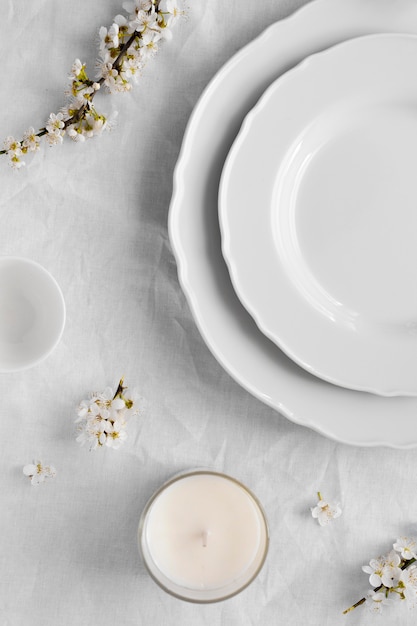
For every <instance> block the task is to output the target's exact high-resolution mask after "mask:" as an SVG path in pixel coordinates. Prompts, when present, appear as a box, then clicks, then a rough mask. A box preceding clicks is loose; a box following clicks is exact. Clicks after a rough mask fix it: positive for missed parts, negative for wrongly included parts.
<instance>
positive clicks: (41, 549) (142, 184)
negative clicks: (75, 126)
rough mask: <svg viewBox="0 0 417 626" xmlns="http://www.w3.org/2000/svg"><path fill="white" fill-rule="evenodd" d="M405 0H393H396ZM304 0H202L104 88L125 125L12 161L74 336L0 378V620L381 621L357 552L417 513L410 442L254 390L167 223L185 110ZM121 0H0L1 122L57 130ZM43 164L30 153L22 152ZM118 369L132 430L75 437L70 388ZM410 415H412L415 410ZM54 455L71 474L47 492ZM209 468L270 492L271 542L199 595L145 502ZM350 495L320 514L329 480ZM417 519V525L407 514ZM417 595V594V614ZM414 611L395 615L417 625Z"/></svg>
mask: <svg viewBox="0 0 417 626" xmlns="http://www.w3.org/2000/svg"><path fill="white" fill-rule="evenodd" d="M393 1H394V0H393ZM303 3H304V2H303V0H260V1H259V2H256V3H253V2H249V1H248V0H240V1H238V0H231V1H230V2H227V3H225V2H223V1H220V0H211V2H196V1H194V2H189V7H188V18H187V20H185V21H183V22H182V23H181V24H180V25H179V26H177V27H176V29H175V31H174V38H173V40H172V41H171V42H169V43H167V44H166V45H164V46H162V47H161V51H160V52H159V54H158V56H157V57H156V58H155V60H154V61H152V62H151V63H150V64H149V65H148V67H147V68H146V70H145V72H144V74H143V76H141V78H140V81H139V83H138V85H137V86H135V87H134V90H133V91H132V93H130V94H125V95H119V96H105V97H103V98H100V99H99V98H97V100H96V102H97V106H99V103H100V105H101V108H102V109H103V111H105V112H107V113H111V112H112V111H116V110H117V111H118V123H117V126H116V128H115V129H114V130H113V131H112V132H111V133H107V134H105V135H104V136H103V137H101V138H98V139H94V140H92V141H89V142H86V143H85V144H83V145H79V144H75V143H72V142H70V141H67V142H65V144H64V145H63V146H61V147H58V148H49V147H46V146H45V147H43V149H42V151H41V153H40V154H39V155H37V156H36V157H35V158H34V159H33V161H31V162H30V163H29V162H28V165H27V167H26V169H25V171H21V172H18V173H15V172H13V171H12V170H11V169H10V168H9V167H8V165H7V162H6V160H5V158H4V157H1V159H2V160H0V215H1V224H2V228H1V229H0V251H1V254H2V255H16V256H23V257H28V258H30V259H33V260H35V261H38V262H39V263H41V264H42V265H43V266H44V267H46V268H47V269H48V270H49V271H50V272H51V273H52V274H53V275H54V277H55V278H56V279H57V281H58V282H59V284H60V286H61V288H62V290H63V293H64V297H65V301H66V306H67V322H66V328H65V332H64V335H63V338H62V340H61V342H60V344H59V345H58V347H57V348H56V350H55V351H54V352H53V354H52V355H51V356H50V357H49V358H48V359H47V360H45V361H44V362H43V363H41V364H40V365H38V366H37V367H35V368H33V369H29V370H26V371H23V372H19V373H13V374H2V375H1V376H0V396H1V419H2V428H1V454H0V626H28V625H29V624H30V625H31V626H75V625H77V626H78V625H82V626H84V625H86V626H87V625H88V626H99V625H100V626H107V625H109V626H110V625H113V624H122V625H123V626H129V625H135V626H150V625H154V624H155V625H158V626H174V625H175V626H217V625H218V626H225V625H229V624H230V625H236V626H255V625H259V626H269V625H272V624H286V625H291V626H299V625H300V624H309V625H312V626H323V625H325V624H329V625H332V626H336V625H337V624H355V625H356V624H358V625H365V624H367V625H369V624H371V623H372V622H373V621H374V620H376V619H377V618H378V616H370V615H369V614H368V613H367V612H366V611H365V610H364V609H363V607H360V608H358V609H357V610H356V611H355V612H354V613H351V614H350V615H348V616H343V615H342V611H343V609H345V608H347V607H348V606H350V605H351V604H352V603H353V602H355V601H356V600H359V599H360V598H361V597H362V595H363V594H364V593H365V592H366V590H367V589H368V588H369V585H368V580H367V576H366V575H365V574H364V573H362V572H361V566H362V565H364V564H366V563H367V562H368V561H369V559H371V558H373V557H376V556H378V555H379V554H381V553H385V552H387V551H389V549H390V547H391V544H392V542H393V541H394V540H395V539H396V538H397V537H398V536H400V535H403V534H409V533H411V532H412V531H413V525H414V523H415V522H416V521H417V500H416V498H415V497H414V493H415V486H416V484H417V450H407V451H400V450H391V449H385V448H375V449H366V448H355V447H351V446H347V445H343V444H339V443H336V442H334V441H331V440H328V439H326V438H325V437H323V436H320V435H318V434H317V433H315V432H312V431H310V430H308V429H306V428H303V427H300V426H297V425H295V424H293V423H291V422H290V421H288V420H287V419H285V418H284V417H282V416H280V415H279V414H278V413H277V412H275V411H274V410H272V409H270V408H268V407H267V406H265V405H263V404H262V403H261V402H259V401H258V400H256V399H255V398H253V397H252V396H251V395H249V394H248V393H247V392H246V391H245V390H243V389H241V388H240V387H239V386H238V385H237V384H236V383H235V382H234V381H233V380H232V379H231V378H230V377H229V375H228V374H227V373H226V372H225V371H224V370H223V369H222V367H221V366H220V365H219V364H218V363H217V361H216V360H215V359H214V357H213V356H212V354H211V352H210V351H209V349H208V348H207V346H206V345H205V343H204V341H203V340H202V338H201V336H200V334H199V332H198V330H197V327H196V325H195V323H194V320H193V318H192V316H191V314H190V310H189V308H188V305H187V303H186V300H185V297H184V295H183V293H182V291H181V288H180V286H179V283H178V279H177V269H176V264H175V261H174V258H173V255H172V252H171V248H170V244H169V240H168V235H167V216H168V206H169V202H170V198H171V192H172V174H173V169H174V166H175V163H176V160H177V157H178V153H179V150H180V146H181V141H182V137H183V133H184V130H185V127H186V123H187V120H188V118H189V116H190V113H191V111H192V109H193V107H194V105H195V103H196V101H197V99H198V97H199V95H200V94H201V92H202V90H203V89H204V87H205V86H206V85H207V83H208V82H209V81H210V79H211V78H212V76H213V75H214V73H215V72H216V71H217V70H218V69H219V68H220V67H221V66H222V65H223V63H224V62H226V61H227V60H228V59H229V58H230V56H231V55H232V54H233V53H235V52H236V51H237V50H238V49H239V48H241V47H242V46H243V45H245V44H246V43H248V42H249V41H251V40H252V39H253V38H254V37H255V36H256V35H258V34H259V33H261V32H262V31H263V30H264V29H265V28H266V27H267V26H268V25H269V24H270V23H272V22H274V21H276V20H278V19H281V18H282V17H285V16H286V15H289V14H290V13H292V12H293V11H294V10H295V9H296V8H298V7H299V6H301V5H302V4H303ZM120 11H121V5H120V4H119V3H118V2H116V0H106V1H105V2H98V1H95V2H87V3H86V2H84V1H83V0H60V1H59V2H52V0H32V1H31V2H27V1H25V0H3V2H2V4H1V6H0V24H1V33H2V37H1V41H0V48H1V50H2V63H3V67H2V87H1V89H0V110H1V117H0V137H2V138H3V137H6V136H7V135H9V134H12V135H15V136H17V137H18V136H20V135H21V134H22V132H23V131H24V130H25V129H26V128H27V127H28V126H30V125H33V126H35V127H36V128H39V127H41V126H43V125H44V123H45V120H46V118H47V117H48V115H49V113H50V112H52V111H54V112H57V111H58V110H59V108H60V106H62V105H63V104H64V102H65V98H64V95H63V91H64V89H65V87H66V77H67V74H68V72H69V70H70V67H71V65H72V62H73V61H74V59H75V58H76V57H79V58H80V59H81V60H82V61H83V62H86V63H87V65H88V67H89V68H93V67H94V63H95V58H96V39H97V31H98V28H99V26H100V25H106V26H107V25H109V24H110V23H111V20H112V18H113V17H114V16H115V15H116V14H117V13H119V12H120ZM28 161H29V160H28ZM121 376H124V377H125V381H126V383H127V384H128V385H129V386H130V387H132V388H134V387H137V388H138V389H139V391H140V393H141V395H142V396H143V397H144V398H145V400H146V402H145V408H144V410H143V413H142V415H141V416H140V417H137V418H134V419H133V420H132V421H131V422H130V424H129V427H128V439H127V442H126V443H125V444H124V446H123V447H122V448H121V449H120V450H118V451H114V450H111V449H103V450H98V451H95V452H91V453H90V452H88V450H86V449H85V448H80V447H79V446H78V444H77V443H76V442H75V425H74V417H75V410H76V407H77V405H78V403H79V402H80V401H81V400H82V399H83V398H85V397H86V396H87V395H88V393H89V392H90V391H94V390H100V389H104V388H105V387H106V386H108V385H114V386H115V385H117V383H118V380H119V378H120V377H121ZM416 419H417V416H416ZM36 458H40V459H42V460H43V461H44V462H45V463H49V464H52V465H53V466H54V467H55V468H56V469H57V476H56V478H55V479H54V480H49V481H47V482H46V483H45V484H42V485H40V486H39V487H37V488H34V487H32V486H31V485H30V483H29V481H28V479H27V478H26V477H25V476H23V473H22V468H23V466H24V465H26V464H27V463H31V462H32V460H33V459H36ZM196 466H197V467H201V466H205V467H212V468H214V469H216V470H219V471H224V472H226V473H228V474H230V475H232V476H234V477H236V478H238V479H240V480H241V481H242V482H244V483H246V484H247V485H248V486H249V487H250V488H251V489H252V490H253V491H254V493H255V494H256V495H257V496H258V498H259V499H260V500H261V502H262V503H263V505H264V508H265V510H266V514H267V516H268V519H269V524H270V532H271V545H270V551H269V555H268V558H267V561H266V564H265V567H264V569H263V570H262V572H261V573H260V575H259V577H258V578H257V579H256V580H255V582H254V583H253V584H252V585H250V586H249V587H248V588H247V589H246V590H245V591H244V592H242V593H241V594H240V595H238V596H236V597H234V598H232V599H230V600H228V601H226V602H222V603H219V604H213V605H208V606H200V605H193V604H188V603H185V602H182V601H179V600H176V599H175V598H173V597H171V596H169V595H167V594H165V593H164V592H163V591H162V590H161V589H159V587H158V586H157V585H155V583H154V582H153V581H152V580H151V579H150V578H149V576H148V575H147V573H146V571H145V569H144V566H143V564H142V563H141V560H140V557H139V554H138V552H137V548H136V532H137V525H138V520H139V517H140V513H141V511H142V509H143V507H144V505H145V503H146V501H147V499H148V498H149V497H150V496H151V494H152V493H153V491H154V490H155V489H156V488H157V487H159V486H160V485H161V483H162V482H164V481H165V480H166V479H168V478H169V477H170V476H171V475H173V474H175V473H177V472H178V471H182V470H185V469H189V468H193V467H196ZM318 490H320V491H321V492H322V493H323V496H325V497H327V498H329V499H331V500H336V501H340V503H341V506H342V508H343V514H342V516H341V517H340V518H339V519H337V520H336V521H334V523H333V524H332V525H330V526H328V527H326V528H321V527H319V525H318V524H317V521H316V520H313V518H312V517H311V513H310V507H311V506H314V505H315V503H316V500H317V498H316V492H317V491H318ZM414 530H415V531H416V532H417V528H414ZM415 610H417V609H415ZM416 615H417V613H416V612H415V611H414V612H413V611H409V610H408V609H407V608H406V607H405V606H402V605H401V606H397V607H395V608H390V609H388V608H387V610H386V613H385V615H384V616H383V618H382V620H383V621H382V622H381V623H384V625H390V624H398V623H402V624H404V625H407V624H414V623H415V620H416Z"/></svg>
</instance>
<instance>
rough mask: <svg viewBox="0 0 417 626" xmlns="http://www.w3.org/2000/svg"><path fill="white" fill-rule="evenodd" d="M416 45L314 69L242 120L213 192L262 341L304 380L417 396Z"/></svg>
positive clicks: (347, 51)
mask: <svg viewBox="0 0 417 626" xmlns="http://www.w3.org/2000/svg"><path fill="white" fill-rule="evenodd" d="M416 68H417V37H416V36H415V35H408V34H407V35H402V34H384V35H368V36H365V37H359V38H357V39H351V40H349V41H345V42H343V43H341V44H339V45H336V46H334V47H332V48H330V49H328V50H326V51H325V52H320V53H318V54H315V55H312V56H311V57H309V58H308V59H306V60H305V61H304V62H303V63H301V64H300V65H298V66H297V67H296V68H295V69H293V70H291V71H289V72H287V73H286V74H285V75H284V76H283V77H280V78H279V79H278V80H277V81H275V82H274V83H273V84H272V85H271V87H269V88H268V89H267V90H266V92H265V94H264V95H263V96H262V98H261V99H260V101H259V102H258V103H257V105H256V106H255V107H254V109H252V111H251V112H250V113H249V114H248V116H247V117H246V119H245V122H244V124H243V127H242V129H241V131H240V133H239V134H238V137H237V139H236V141H235V142H234V144H233V146H232V149H231V151H230V153H229V156H228V158H227V159H226V164H225V167H224V170H223V175H222V179H221V182H220V194H219V216H220V227H221V231H222V242H223V253H224V256H225V259H226V261H227V264H228V266H229V272H230V275H231V278H232V282H233V284H234V287H235V290H236V293H237V294H238V296H239V297H240V299H241V301H242V303H243V304H244V306H245V307H246V309H247V310H248V311H249V312H250V313H251V315H252V317H253V318H254V319H255V321H256V323H257V325H258V326H259V328H260V329H261V331H262V332H263V333H264V334H265V335H266V336H267V337H269V338H270V339H271V340H272V341H274V342H275V343H276V344H277V345H278V346H279V347H280V348H281V349H282V350H284V352H285V353H286V354H288V355H289V356H290V357H291V358H292V359H293V360H294V361H296V362H297V363H298V364H299V365H301V366H302V367H305V368H306V369H307V370H308V371H310V372H312V373H313V374H316V375H317V376H320V377H321V378H324V379H325V380H328V381H329V382H332V383H336V384H339V385H342V386H344V387H349V388H350V389H358V390H362V391H369V392H374V393H379V394H382V395H417V289H416V275H417V269H416V268H417V245H416V233H417V210H416V207H417V175H416V163H417V81H416V79H415V76H416Z"/></svg>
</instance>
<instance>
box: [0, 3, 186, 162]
mask: <svg viewBox="0 0 417 626" xmlns="http://www.w3.org/2000/svg"><path fill="white" fill-rule="evenodd" d="M177 1H178V0H133V1H130V2H125V4H124V5H123V7H124V9H125V10H126V11H127V13H128V17H127V18H126V17H124V16H122V15H116V17H115V18H114V21H113V24H112V25H111V26H110V28H109V29H107V28H105V27H103V26H102V27H101V28H100V30H99V38H100V50H99V52H100V55H99V60H98V75H97V77H96V80H91V79H90V78H89V77H88V75H87V72H86V66H85V64H82V63H81V61H80V60H79V59H76V60H75V62H74V64H73V66H72V68H71V75H70V81H71V86H70V89H69V91H68V94H69V95H70V102H69V103H68V105H67V106H65V107H63V108H62V109H61V111H60V112H59V113H57V114H54V113H51V115H50V116H49V119H48V122H47V124H46V125H45V127H44V128H41V129H40V130H39V131H38V132H35V130H34V129H33V128H29V129H28V130H27V131H26V132H25V133H24V136H23V139H22V140H21V141H17V140H16V139H14V137H12V136H9V137H7V138H6V140H5V141H4V149H3V150H0V155H2V154H6V155H7V156H8V157H9V163H10V165H11V166H12V167H13V168H14V169H19V168H20V167H22V166H23V165H25V163H24V161H23V160H22V157H23V156H24V155H25V154H27V153H28V152H37V151H38V150H39V148H40V141H39V140H40V138H41V137H43V136H46V140H47V141H48V143H49V144H50V145H51V146H53V145H58V144H61V143H62V141H63V137H64V135H65V134H68V136H69V137H70V138H71V139H73V140H74V141H85V139H86V138H90V137H93V136H96V135H99V134H101V133H102V132H103V131H104V130H105V129H108V128H109V127H110V126H111V124H109V120H108V119H107V118H106V117H105V116H104V115H103V114H101V113H98V112H97V110H96V109H95V107H94V106H93V100H94V98H95V96H96V94H97V92H98V91H100V90H101V88H102V86H105V87H106V88H107V89H108V91H109V92H110V93H120V92H126V91H130V89H131V80H136V79H137V76H138V74H140V72H141V71H142V70H143V68H144V66H145V64H146V62H147V61H148V60H149V59H150V58H152V57H153V56H154V55H155V54H156V52H157V51H158V44H159V42H160V41H162V40H167V39H170V38H171V36H172V34H171V26H173V25H174V24H175V22H176V21H177V19H178V18H179V17H180V16H182V15H184V12H183V11H181V10H180V9H179V7H178V4H177Z"/></svg>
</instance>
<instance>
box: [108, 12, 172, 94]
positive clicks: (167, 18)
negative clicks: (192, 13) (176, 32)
mask: <svg viewBox="0 0 417 626" xmlns="http://www.w3.org/2000/svg"><path fill="white" fill-rule="evenodd" d="M123 8H124V9H125V10H126V12H127V13H128V17H127V18H126V17H124V16H123V15H116V17H115V18H114V20H113V24H112V25H111V26H110V28H109V29H107V28H105V27H104V26H102V27H101V28H100V31H99V38H100V58H99V61H98V74H97V80H99V81H103V82H104V84H105V85H106V87H107V88H108V90H109V91H110V93H117V92H123V91H130V89H131V88H132V84H131V80H132V79H133V80H134V81H136V79H137V77H138V75H139V74H140V72H141V71H142V69H143V68H144V66H145V64H146V62H147V60H148V59H150V58H151V57H153V56H154V55H155V54H156V52H157V51H158V44H159V42H160V41H161V40H163V39H171V37H172V32H171V27H172V26H174V24H175V22H176V21H177V19H178V18H179V17H180V15H182V11H181V10H180V8H179V6H178V3H177V0H160V2H156V1H155V0H134V1H133V2H125V3H124V4H123Z"/></svg>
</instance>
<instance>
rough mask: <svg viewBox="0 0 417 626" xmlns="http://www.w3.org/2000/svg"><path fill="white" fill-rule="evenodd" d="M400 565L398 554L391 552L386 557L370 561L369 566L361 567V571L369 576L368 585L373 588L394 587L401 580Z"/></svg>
mask: <svg viewBox="0 0 417 626" xmlns="http://www.w3.org/2000/svg"><path fill="white" fill-rule="evenodd" d="M400 563H401V558H400V556H399V554H398V553H397V552H395V551H394V550H391V552H390V553H389V554H388V555H387V556H379V557H378V558H376V559H371V561H370V562H369V565H364V566H363V567H362V571H364V572H365V573H366V574H369V583H370V584H371V585H372V586H373V587H379V585H384V586H385V587H394V586H395V584H396V583H397V582H398V581H399V580H400V578H401V568H400V567H399V565H400Z"/></svg>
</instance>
